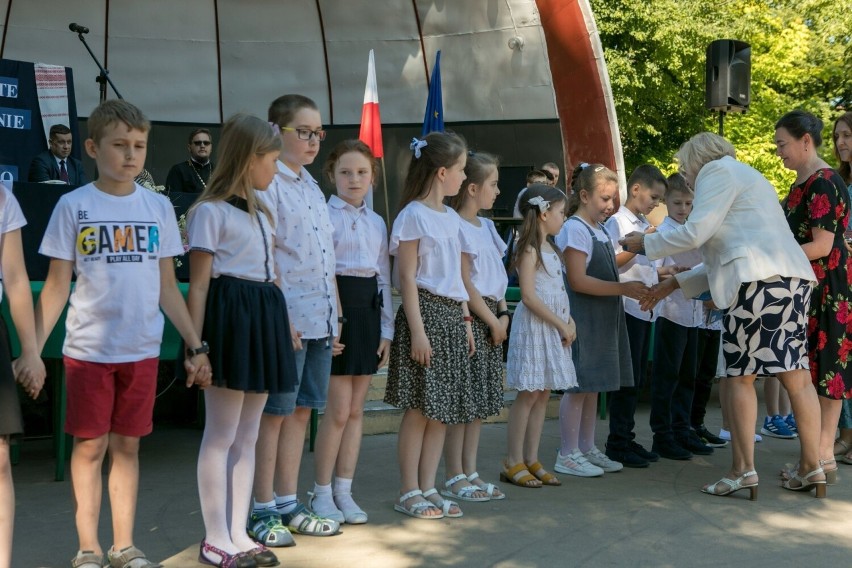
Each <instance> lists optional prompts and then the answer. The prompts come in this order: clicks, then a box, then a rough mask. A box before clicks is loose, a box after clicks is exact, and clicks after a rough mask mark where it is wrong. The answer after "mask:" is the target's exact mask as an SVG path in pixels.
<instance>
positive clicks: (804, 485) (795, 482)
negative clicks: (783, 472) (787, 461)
mask: <svg viewBox="0 0 852 568" xmlns="http://www.w3.org/2000/svg"><path fill="white" fill-rule="evenodd" d="M819 474H825V472H824V471H823V469H822V468H821V467H818V468H816V469H815V470H813V471H811V472H809V473H808V474H806V475H803V476H800V475H799V473H798V472H795V473H793V475H792V476H791V477H790V479H787V480H785V481H782V482H781V487H783V488H784V489H789V490H790V491H810V490H811V489H813V488H816V497H817V499H822V498H824V497H825V494H826V489H825V488H826V483H825V479H817V480H812V479H811V477H813V476H815V475H819Z"/></svg>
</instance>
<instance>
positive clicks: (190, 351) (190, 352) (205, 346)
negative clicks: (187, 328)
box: [186, 341, 210, 359]
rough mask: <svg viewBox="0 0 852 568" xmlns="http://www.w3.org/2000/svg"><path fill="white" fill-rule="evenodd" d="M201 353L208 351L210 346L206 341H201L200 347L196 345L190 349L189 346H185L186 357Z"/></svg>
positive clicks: (190, 357)
mask: <svg viewBox="0 0 852 568" xmlns="http://www.w3.org/2000/svg"><path fill="white" fill-rule="evenodd" d="M202 353H210V346H209V345H208V344H207V342H206V341H202V342H201V347H196V348H195V349H192V348H191V347H187V348H186V357H187V359H192V358H193V357H195V356H196V355H201V354H202Z"/></svg>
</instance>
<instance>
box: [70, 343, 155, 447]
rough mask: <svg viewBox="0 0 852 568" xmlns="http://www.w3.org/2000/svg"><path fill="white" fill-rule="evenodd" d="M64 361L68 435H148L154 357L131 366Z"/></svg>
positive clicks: (149, 430) (129, 364) (131, 363)
mask: <svg viewBox="0 0 852 568" xmlns="http://www.w3.org/2000/svg"><path fill="white" fill-rule="evenodd" d="M63 359H64V362H65V384H66V385H67V391H68V402H67V405H66V408H67V412H66V415H65V431H66V432H67V433H69V434H71V435H72V436H75V437H77V438H99V437H101V436H103V435H104V434H108V433H110V432H114V433H116V434H120V435H122V436H131V437H134V438H141V437H142V436H145V435H147V434H150V433H151V430H152V429H153V427H154V398H155V397H154V395H155V394H156V390H157V365H158V363H159V359H158V358H157V357H153V358H151V359H144V360H142V361H133V362H130V363H92V362H90V361H80V360H79V359H72V358H71V357H64V358H63Z"/></svg>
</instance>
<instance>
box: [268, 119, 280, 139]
mask: <svg viewBox="0 0 852 568" xmlns="http://www.w3.org/2000/svg"><path fill="white" fill-rule="evenodd" d="M269 126H270V128H272V133H273V134H274V135H276V136H280V135H281V127H280V126H278V124H277V123H275V122H270V123H269Z"/></svg>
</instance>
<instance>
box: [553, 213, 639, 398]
mask: <svg viewBox="0 0 852 568" xmlns="http://www.w3.org/2000/svg"><path fill="white" fill-rule="evenodd" d="M567 222H568V223H572V222H574V223H579V224H580V225H582V226H583V227H584V228H585V229H586V230H587V231H588V232H589V235H591V237H592V243H594V245H593V247H592V256H591V258H590V259H589V266H588V267H586V274H587V275H588V276H591V277H592V278H597V279H598V280H605V281H608V282H618V268H617V267H616V264H615V250H614V249H613V248H612V243H611V242H609V241H608V240H607V241H606V242H603V241H600V240H598V238H597V237H596V236H595V233H594V231H592V229H591V228H590V227H589V226H588V225H587V224H586V223H585V221H583V220H582V219H580V218H578V217H576V216H574V217H571V218H569V219H568V221H567ZM599 227H600V229H601V231H603V232H604V233H606V230H605V229H604V228H603V225H599ZM566 284H567V283H566ZM567 289H568V297H569V301H570V303H571V317H573V318H574V323H575V324H576V326H577V339H576V341H574V343H573V345H572V346H571V347H572V351H573V355H574V367H575V368H576V370H577V382H578V383H579V386H578V387H577V388H574V389H570V390H569V391H568V392H609V391H617V390H618V389H620V388H621V387H632V386H633V365H632V363H631V360H630V342H629V340H628V339H627V323H626V320H625V317H624V305H623V302H622V299H621V296H592V295H589V294H582V293H580V292H575V291H573V290H571V287H570V286H567Z"/></svg>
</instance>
